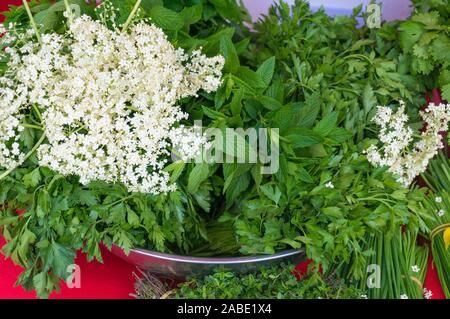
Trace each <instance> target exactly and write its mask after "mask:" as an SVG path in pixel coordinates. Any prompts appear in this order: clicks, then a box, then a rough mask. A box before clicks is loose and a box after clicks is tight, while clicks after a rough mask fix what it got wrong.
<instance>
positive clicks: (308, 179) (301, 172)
mask: <svg viewBox="0 0 450 319" xmlns="http://www.w3.org/2000/svg"><path fill="white" fill-rule="evenodd" d="M297 171H298V175H297V176H298V178H299V179H300V180H301V181H302V182H305V183H309V184H312V183H314V179H313V178H312V176H311V175H310V174H309V173H308V171H307V170H306V169H304V168H303V167H298V168H297Z"/></svg>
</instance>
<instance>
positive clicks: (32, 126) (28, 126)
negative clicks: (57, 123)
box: [20, 123, 44, 131]
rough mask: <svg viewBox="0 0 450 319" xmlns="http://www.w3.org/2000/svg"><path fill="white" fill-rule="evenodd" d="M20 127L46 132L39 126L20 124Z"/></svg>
mask: <svg viewBox="0 0 450 319" xmlns="http://www.w3.org/2000/svg"><path fill="white" fill-rule="evenodd" d="M20 126H23V127H27V128H33V129H36V130H40V131H43V130H44V128H43V127H40V126H39V125H34V124H28V123H22V124H20Z"/></svg>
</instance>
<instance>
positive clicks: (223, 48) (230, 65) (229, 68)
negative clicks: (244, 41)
mask: <svg viewBox="0 0 450 319" xmlns="http://www.w3.org/2000/svg"><path fill="white" fill-rule="evenodd" d="M220 54H222V55H223V56H224V57H225V66H224V71H225V72H229V73H235V72H236V70H237V68H238V67H239V65H240V63H239V57H238V54H237V52H236V48H235V47H234V44H233V42H232V41H231V39H230V38H229V37H222V38H221V39H220Z"/></svg>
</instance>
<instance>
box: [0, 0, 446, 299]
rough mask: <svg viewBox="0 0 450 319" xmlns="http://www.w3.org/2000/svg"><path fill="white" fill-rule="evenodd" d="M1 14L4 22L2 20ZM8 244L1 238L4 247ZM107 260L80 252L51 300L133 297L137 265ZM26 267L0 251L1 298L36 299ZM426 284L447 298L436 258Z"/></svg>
mask: <svg viewBox="0 0 450 319" xmlns="http://www.w3.org/2000/svg"><path fill="white" fill-rule="evenodd" d="M20 3H21V0H2V1H1V2H0V11H6V10H7V9H8V5H9V4H14V5H18V4H20ZM2 20H3V19H2V17H1V16H0V21H2ZM4 244H5V241H4V240H3V238H0V247H1V246H3V245H4ZM102 255H103V259H104V263H103V264H101V263H99V262H97V261H93V262H90V263H88V262H87V260H86V256H85V255H84V254H83V253H81V252H79V253H78V255H77V258H76V261H75V262H76V264H77V265H78V266H80V270H81V278H80V279H81V280H80V282H81V287H80V288H68V287H67V285H64V284H63V285H61V292H60V293H53V294H52V295H51V296H50V298H51V299H123V298H132V297H131V296H130V294H132V293H133V292H134V287H133V286H134V279H133V272H134V271H136V269H135V268H134V266H132V265H129V264H127V263H126V262H124V261H123V260H122V259H120V258H118V257H116V256H114V255H112V254H111V253H110V252H109V251H108V250H107V249H105V248H102ZM307 264H308V263H303V264H301V265H298V267H297V269H299V270H300V271H306V269H307ZM21 271H22V269H21V268H20V267H18V266H15V265H14V264H13V262H12V261H11V260H10V259H5V257H4V256H3V255H2V254H0V299H34V298H36V294H35V293H34V292H26V291H25V290H24V289H23V288H22V287H15V285H14V283H15V282H16V280H17V278H18V276H19V274H20V273H21ZM425 287H426V288H427V289H428V290H431V291H432V293H433V296H432V299H443V298H444V294H443V292H442V288H441V286H440V283H439V278H438V276H437V273H436V271H435V270H434V268H433V263H432V257H431V256H430V258H429V260H428V274H427V278H426V280H425Z"/></svg>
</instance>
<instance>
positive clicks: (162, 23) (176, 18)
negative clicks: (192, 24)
mask: <svg viewBox="0 0 450 319" xmlns="http://www.w3.org/2000/svg"><path fill="white" fill-rule="evenodd" d="M148 14H149V16H150V18H151V19H152V22H153V23H154V24H156V25H157V26H159V27H161V28H162V29H165V30H170V31H178V30H181V29H182V28H183V26H184V23H185V19H184V17H183V16H182V15H181V14H179V13H177V12H175V11H172V10H170V9H167V8H165V7H164V6H160V5H157V6H154V7H152V8H150V10H149V13H148Z"/></svg>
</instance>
